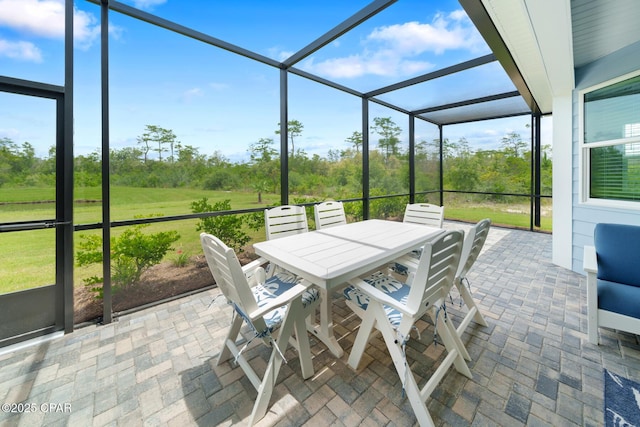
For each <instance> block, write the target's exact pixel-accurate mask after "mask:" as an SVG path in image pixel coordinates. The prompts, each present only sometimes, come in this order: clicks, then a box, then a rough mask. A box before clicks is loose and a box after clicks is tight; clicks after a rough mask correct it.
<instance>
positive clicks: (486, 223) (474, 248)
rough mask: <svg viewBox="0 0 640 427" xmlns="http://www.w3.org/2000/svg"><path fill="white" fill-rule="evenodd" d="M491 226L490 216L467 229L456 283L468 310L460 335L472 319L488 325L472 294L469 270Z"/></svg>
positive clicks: (459, 331) (460, 327)
mask: <svg viewBox="0 0 640 427" xmlns="http://www.w3.org/2000/svg"><path fill="white" fill-rule="evenodd" d="M489 228H491V220H490V219H489V218H485V219H483V220H480V221H478V223H477V224H476V225H474V226H473V227H471V229H470V230H469V231H467V233H466V235H465V238H464V244H463V245H462V256H461V258H460V264H459V266H458V271H457V272H456V280H455V285H456V288H457V289H458V292H459V293H460V297H461V298H462V301H464V303H465V305H466V306H467V309H468V311H467V314H466V315H465V317H464V319H462V322H460V325H459V326H458V329H457V332H458V335H459V336H462V334H463V333H464V331H465V330H466V329H467V327H468V326H469V323H471V320H475V322H476V323H478V324H480V325H482V326H488V324H487V322H486V320H484V317H482V313H480V309H479V308H478V306H477V305H476V303H475V301H474V300H473V297H472V296H471V283H470V282H469V279H468V278H467V274H468V273H469V270H471V267H473V264H475V262H476V259H478V255H480V251H482V248H483V247H484V242H485V241H486V240H487V236H488V235H489Z"/></svg>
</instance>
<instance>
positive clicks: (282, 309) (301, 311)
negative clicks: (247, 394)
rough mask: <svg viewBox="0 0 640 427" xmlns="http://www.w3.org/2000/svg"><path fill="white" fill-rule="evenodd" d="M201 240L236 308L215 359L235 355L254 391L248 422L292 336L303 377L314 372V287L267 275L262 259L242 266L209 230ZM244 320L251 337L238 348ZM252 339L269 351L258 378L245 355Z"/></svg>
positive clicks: (256, 416)
mask: <svg viewBox="0 0 640 427" xmlns="http://www.w3.org/2000/svg"><path fill="white" fill-rule="evenodd" d="M200 241H201V243H202V249H203V250H204V254H205V257H206V259H207V264H208V265H209V269H210V270H211V273H212V274H213V277H214V279H215V281H216V284H217V285H218V287H219V288H220V290H221V291H222V293H223V294H224V296H225V297H226V298H227V301H228V303H229V304H230V305H232V306H233V308H234V313H233V320H232V323H231V327H230V329H229V333H228V334H227V336H226V338H225V342H224V346H223V348H222V351H221V352H220V355H219V356H218V360H217V362H216V363H217V364H218V365H220V364H221V363H222V362H224V361H226V360H227V359H229V358H230V357H231V355H233V356H234V357H235V360H236V361H237V363H238V364H239V365H240V367H241V368H242V370H243V371H244V373H245V375H246V376H247V378H248V379H249V380H250V381H251V384H253V386H254V387H255V389H256V391H257V392H258V395H257V396H256V401H255V404H254V405H253V410H252V412H251V416H250V417H249V421H248V424H249V425H252V424H253V423H254V422H256V421H258V420H260V419H261V418H262V417H264V415H265V413H266V411H267V407H268V405H269V399H270V398H271V394H272V392H273V388H274V386H275V383H276V380H277V378H278V371H279V370H280V366H281V364H282V361H283V360H285V359H284V353H285V351H286V350H287V344H288V343H289V341H290V339H291V343H292V344H293V345H294V346H295V347H296V349H297V350H298V356H299V358H300V366H301V370H302V376H303V377H304V378H305V379H307V378H309V377H311V376H312V375H313V373H314V372H313V363H312V360H311V351H310V348H309V337H308V336H307V328H306V324H305V319H306V317H307V316H308V315H309V314H311V313H314V311H315V309H316V307H317V306H318V304H319V302H320V299H319V296H318V291H317V290H316V289H313V288H310V289H307V287H305V286H303V285H301V284H299V283H298V282H297V280H296V278H295V276H293V275H291V274H288V273H279V274H277V275H275V276H273V277H271V278H269V279H265V272H264V270H263V269H262V268H261V267H260V264H261V260H255V261H253V262H251V263H250V264H247V265H245V266H244V267H241V266H240V262H239V261H238V258H237V256H236V254H235V252H234V251H233V249H231V248H229V247H227V245H225V244H224V243H223V242H221V241H220V240H219V239H218V238H217V237H215V236H212V235H211V234H207V233H202V234H200ZM243 321H244V322H246V323H247V325H248V326H249V328H250V329H251V332H252V336H250V337H248V338H247V343H246V344H245V345H244V346H243V347H242V348H239V347H238V346H239V345H240V344H241V343H238V342H237V341H238V335H239V334H240V330H241V327H242V323H243ZM276 330H278V331H276ZM276 332H277V333H276ZM292 332H295V337H296V340H293V338H292ZM275 335H277V339H275ZM255 338H258V339H260V340H261V341H262V342H263V343H264V344H266V345H267V346H269V347H271V348H272V349H273V350H272V352H271V357H270V358H269V362H268V364H267V366H266V369H265V372H264V376H263V377H262V379H261V378H260V377H259V376H258V374H257V373H256V371H255V370H254V369H253V368H252V367H251V365H250V364H249V362H248V361H247V360H246V359H245V357H244V354H243V351H244V350H245V348H246V347H247V346H248V345H249V343H251V341H252V340H253V339H255ZM285 363H286V361H285Z"/></svg>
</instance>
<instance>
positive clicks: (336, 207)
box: [313, 201, 347, 230]
mask: <svg viewBox="0 0 640 427" xmlns="http://www.w3.org/2000/svg"><path fill="white" fill-rule="evenodd" d="M313 213H314V216H315V221H316V230H322V229H323V228H327V227H333V226H336V225H342V224H346V223H347V216H346V215H345V213H344V206H343V204H342V202H334V201H328V202H322V203H318V204H317V205H314V206H313Z"/></svg>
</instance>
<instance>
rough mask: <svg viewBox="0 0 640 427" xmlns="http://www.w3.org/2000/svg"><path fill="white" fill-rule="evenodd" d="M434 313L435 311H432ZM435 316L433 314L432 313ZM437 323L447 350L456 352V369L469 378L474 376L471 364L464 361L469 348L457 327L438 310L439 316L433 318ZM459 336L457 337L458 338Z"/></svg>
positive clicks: (439, 333)
mask: <svg viewBox="0 0 640 427" xmlns="http://www.w3.org/2000/svg"><path fill="white" fill-rule="evenodd" d="M432 313H433V312H432ZM432 316H433V314H432ZM433 321H434V323H435V324H436V325H437V326H436V328H437V331H438V335H439V336H440V338H442V342H443V343H444V346H445V348H446V349H447V352H449V353H451V352H456V353H457V354H456V357H455V359H454V362H453V364H454V366H455V368H456V371H458V372H460V373H461V374H462V375H464V376H465V377H467V378H473V375H472V374H471V370H470V369H469V366H467V362H465V361H464V356H463V355H464V354H465V353H466V354H467V355H468V354H469V353H467V349H466V348H465V347H464V345H463V344H462V341H461V340H460V337H459V336H458V334H457V333H456V332H455V328H453V326H452V325H451V324H450V323H449V320H448V319H445V317H444V314H443V313H442V312H438V318H437V319H434V320H433ZM456 338H457V339H456Z"/></svg>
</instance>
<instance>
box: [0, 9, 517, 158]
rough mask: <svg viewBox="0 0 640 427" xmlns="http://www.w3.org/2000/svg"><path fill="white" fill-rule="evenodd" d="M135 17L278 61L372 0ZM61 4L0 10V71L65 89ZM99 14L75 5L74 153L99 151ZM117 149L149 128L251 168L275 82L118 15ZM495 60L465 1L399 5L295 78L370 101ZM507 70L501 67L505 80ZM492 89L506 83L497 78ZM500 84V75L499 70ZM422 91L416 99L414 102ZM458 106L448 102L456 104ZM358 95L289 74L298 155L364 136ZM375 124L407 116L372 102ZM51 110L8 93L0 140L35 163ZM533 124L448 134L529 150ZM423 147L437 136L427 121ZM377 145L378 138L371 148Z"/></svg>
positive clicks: (266, 73) (270, 132) (114, 64)
mask: <svg viewBox="0 0 640 427" xmlns="http://www.w3.org/2000/svg"><path fill="white" fill-rule="evenodd" d="M123 3H126V4H129V5H131V6H133V7H136V8H139V9H142V10H144V11H147V12H151V13H153V14H156V15H158V16H160V17H162V18H165V19H168V20H171V21H173V22H176V23H178V24H181V25H184V26H188V27H191V28H193V29H195V30H198V31H201V32H203V33H205V34H208V35H210V36H212V37H215V38H218V39H221V40H224V41H226V42H229V43H232V44H234V45H237V46H240V47H242V48H245V49H248V50H251V51H254V52H256V53H259V54H261V55H264V56H267V57H270V58H273V59H276V60H283V59H285V58H287V57H289V56H290V55H292V54H293V53H295V52H296V51H298V50H299V49H301V48H303V47H305V46H306V45H308V44H309V43H311V42H312V41H314V40H315V39H316V38H318V37H320V36H321V35H323V34H324V33H325V32H327V31H329V30H330V29H332V28H333V27H335V26H336V25H338V24H339V23H341V22H342V21H344V20H345V19H347V18H348V17H349V16H350V15H352V14H353V13H355V12H357V11H358V10H360V9H361V8H363V7H365V6H366V5H367V3H368V2H367V1H360V0H357V1H356V0H351V1H340V0H330V1H323V2H303V1H293V0H292V1H277V2H265V1H242V2H235V1H221V2H217V1H201V0H189V1H184V0H182V1H179V0H133V1H124V2H123ZM63 12H64V2H63V1H62V0H0V70H2V71H0V74H2V75H6V76H9V77H17V78H22V79H27V80H35V81H41V82H45V83H51V84H57V85H62V84H63V83H64V62H63V47H64V46H63V35H64V19H63V15H64V13H63ZM99 12H100V11H99V7H98V6H96V5H94V4H92V3H88V2H85V1H77V2H76V4H75V20H76V22H75V29H74V30H75V33H76V34H75V40H74V44H75V50H74V55H75V58H74V61H75V111H74V115H75V117H74V119H75V120H74V129H75V134H74V142H75V152H76V154H87V153H90V152H93V151H96V150H98V149H99V147H100V144H101V141H100V135H101V134H100V114H101V113H100V45H99V34H100V22H99ZM109 32H110V55H111V56H110V82H111V92H110V100H111V108H110V115H111V127H110V134H111V145H112V148H116V149H119V148H123V147H134V146H137V143H136V139H137V137H138V136H140V135H141V134H142V133H143V132H144V129H145V126H146V125H157V126H161V127H163V128H168V129H171V130H173V131H174V133H175V134H176V135H177V137H178V139H179V140H180V142H181V143H182V144H184V145H191V146H194V147H197V148H198V149H199V150H200V153H201V154H206V155H211V154H213V153H216V152H217V153H219V154H221V155H223V156H225V157H226V158H227V159H230V160H232V161H243V160H246V159H247V158H248V155H247V148H248V146H249V145H250V144H251V143H253V142H256V141H257V140H258V139H260V138H274V140H276V146H277V138H278V136H277V135H275V133H274V131H275V130H276V129H277V126H278V122H279V104H278V102H279V71H278V70H277V69H276V68H273V67H270V66H268V65H264V64H261V63H257V62H255V61H252V60H249V59H246V58H243V57H239V56H237V55H233V54H231V53H229V52H226V51H224V50H221V49H218V48H215V47H213V46H210V45H207V44H204V43H201V42H198V41H195V40H192V39H189V38H186V37H183V36H180V35H178V34H174V33H171V32H169V31H166V30H163V29H160V28H157V27H155V26H152V25H149V24H146V23H143V22H140V21H137V20H135V19H132V18H129V17H127V16H123V15H120V14H118V13H111V14H110V25H109ZM487 53H489V50H488V48H487V46H486V45H485V43H484V41H483V40H482V38H481V36H480V35H479V34H478V32H477V31H476V30H475V28H474V27H473V25H472V24H471V22H470V21H469V19H468V18H467V16H466V15H465V13H464V12H463V11H462V9H461V7H460V5H459V3H458V2H457V1H450V0H441V1H437V2H434V1H431V2H430V1H418V0H399V1H398V2H397V3H396V4H393V5H391V6H390V7H388V8H387V9H385V10H384V11H382V12H381V13H379V14H378V15H376V16H375V17H373V18H372V19H370V20H369V21H367V22H366V23H364V24H362V25H361V26H359V27H358V28H356V29H354V30H352V31H351V32H349V33H347V34H345V35H343V36H342V37H340V38H338V39H337V40H336V41H334V42H333V43H331V44H330V45H327V46H325V47H324V48H323V49H321V50H320V51H318V52H317V53H315V54H313V55H311V56H310V57H308V58H305V59H304V60H303V61H301V62H300V63H298V64H296V67H297V68H301V69H303V70H305V71H308V72H311V73H313V74H317V75H319V76H321V77H324V78H327V79H330V80H333V81H335V82H338V83H340V84H342V85H345V86H348V87H352V88H354V89H356V90H359V91H364V92H366V91H369V90H372V89H376V88H379V87H383V86H386V85H389V84H392V83H396V82H398V81H402V80H405V79H407V78H411V77H414V76H417V75H420V74H424V73H427V72H430V71H434V70H437V69H441V68H443V67H446V66H449V65H453V64H456V63H459V62H461V61H465V60H469V59H472V58H476V57H478V56H481V55H485V54H487ZM498 71H499V70H498ZM486 72H487V73H492V74H491V76H487V77H486V78H483V80H482V81H483V84H484V85H486V86H487V88H489V89H490V87H491V85H492V84H499V83H500V81H501V80H500V79H504V78H505V77H504V76H501V77H499V78H498V77H494V76H496V75H498V74H499V73H496V70H495V69H494V70H491V69H489V70H488V71H486ZM503 74H504V73H503ZM467 85H475V86H477V85H478V82H477V81H469V82H465V81H461V82H456V84H455V85H452V87H451V89H450V90H449V91H447V92H446V93H443V92H442V91H441V90H436V89H435V88H430V89H429V90H423V91H418V92H413V94H412V93H411V91H409V90H407V91H403V92H401V93H398V94H395V95H393V96H391V95H389V99H390V100H393V101H394V102H398V103H403V104H405V105H403V106H406V107H409V108H417V107H420V106H423V105H430V104H434V103H435V104H438V103H446V102H451V101H456V100H460V99H456V96H457V97H459V96H463V95H464V93H465V90H466V88H467ZM416 93H419V94H420V96H419V97H416ZM448 98H452V99H448ZM360 108H361V101H360V99H359V98H356V97H353V96H351V95H347V94H345V93H343V92H340V91H336V90H334V89H331V88H328V87H326V86H323V85H319V84H316V83H313V82H309V81H308V80H306V79H303V78H301V77H297V76H294V75H290V77H289V119H296V120H299V121H300V122H302V123H303V125H304V130H303V133H302V135H301V136H300V137H299V138H298V139H297V141H296V148H301V149H303V150H305V151H306V152H307V153H308V154H318V155H320V156H326V155H327V153H328V150H329V149H344V148H347V147H348V143H346V142H345V139H346V138H348V137H349V136H350V135H351V134H352V133H353V132H354V131H358V130H360V129H359V128H360V123H361V118H360ZM370 108H371V109H370V117H371V118H373V117H377V116H380V117H392V119H393V120H394V121H395V122H396V123H397V124H398V125H399V126H400V127H401V128H403V133H402V136H401V138H402V139H403V140H404V141H405V142H406V141H407V133H406V129H407V127H408V125H407V123H406V121H407V119H406V117H405V116H403V115H400V114H398V113H396V112H394V111H391V110H389V109H386V108H382V107H379V106H377V105H373V104H372V105H371V107H370ZM53 111H54V110H53V106H52V102H51V101H48V100H40V99H32V98H26V97H19V96H17V95H10V94H0V137H9V138H11V139H13V140H14V141H15V142H18V143H22V142H23V141H29V142H30V143H32V144H33V145H34V146H35V147H36V149H37V152H38V154H39V155H45V154H46V152H47V150H48V148H49V147H50V146H51V145H53V136H54V135H53V125H54V123H55V122H54V117H53ZM528 122H529V118H528V117H527V116H523V117H519V118H514V119H508V120H499V121H490V122H481V123H476V124H473V125H459V126H449V127H445V137H448V138H449V139H451V140H457V139H459V138H460V137H461V136H464V137H466V138H467V140H469V141H470V142H471V143H472V145H473V146H476V147H478V148H480V147H483V148H495V147H496V146H497V145H498V143H499V141H500V139H501V138H502V136H504V135H506V134H507V133H509V132H511V131H515V132H518V133H520V134H521V135H522V136H523V138H524V139H528V131H527V130H526V129H525V125H526V124H527V123H528ZM417 131H418V135H417V138H418V139H427V140H430V139H433V138H435V137H437V133H436V132H437V130H436V129H435V127H434V126H430V125H423V124H420V125H419V126H418V129H417ZM376 138H377V136H375V135H373V136H372V142H373V143H374V144H375V141H376Z"/></svg>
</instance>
